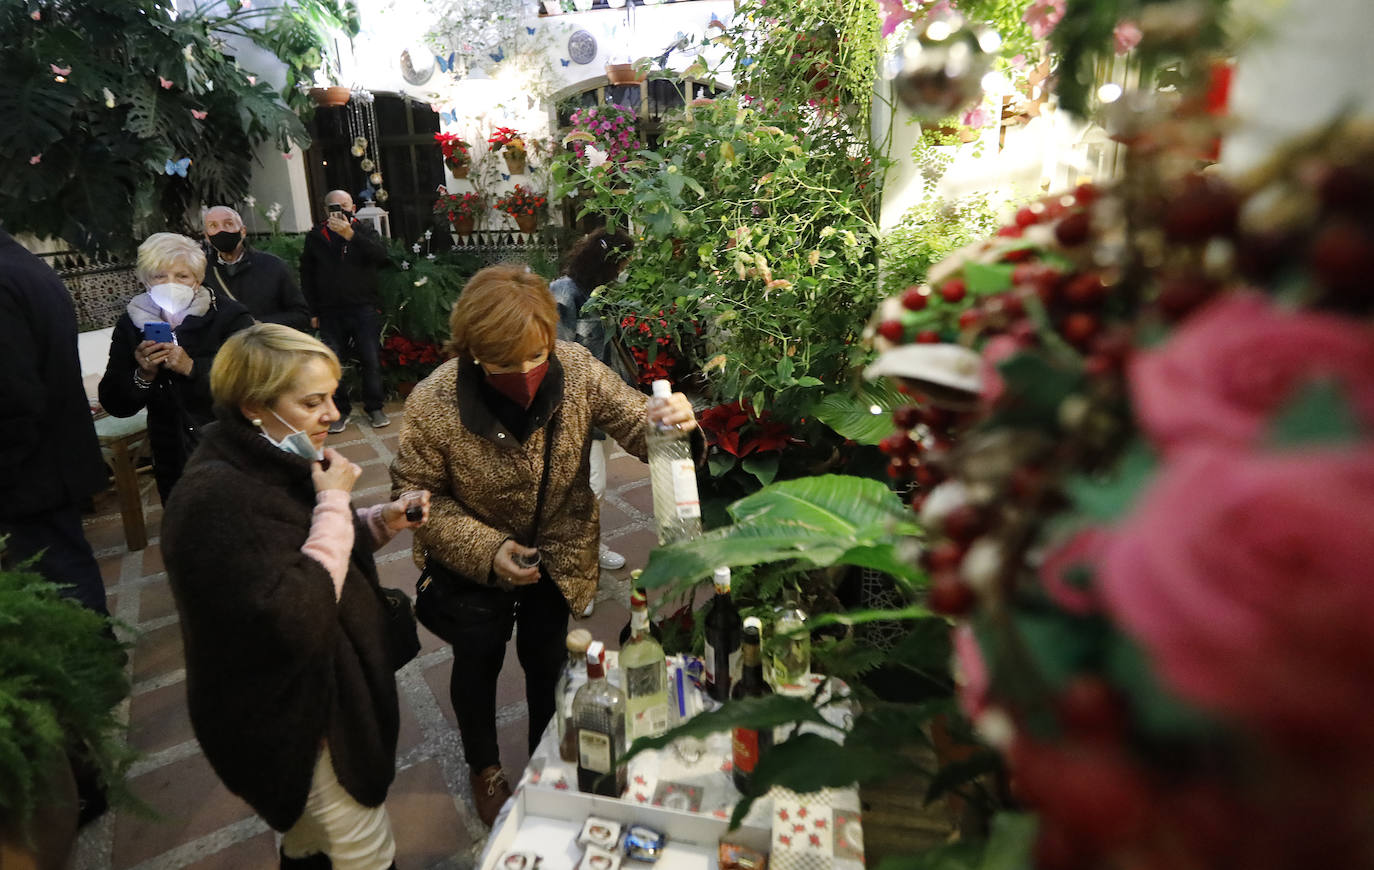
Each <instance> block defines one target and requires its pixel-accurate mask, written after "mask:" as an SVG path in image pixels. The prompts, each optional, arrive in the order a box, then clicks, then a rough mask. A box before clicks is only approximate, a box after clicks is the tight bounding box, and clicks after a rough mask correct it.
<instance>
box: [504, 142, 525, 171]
mask: <svg viewBox="0 0 1374 870" xmlns="http://www.w3.org/2000/svg"><path fill="white" fill-rule="evenodd" d="M501 154H502V156H504V157H505V158H506V168H507V169H509V170H510V174H511V175H524V174H525V157H526V155H525V152H524V151H523V150H521V149H518V148H507V149H505V150H504V151H502V152H501Z"/></svg>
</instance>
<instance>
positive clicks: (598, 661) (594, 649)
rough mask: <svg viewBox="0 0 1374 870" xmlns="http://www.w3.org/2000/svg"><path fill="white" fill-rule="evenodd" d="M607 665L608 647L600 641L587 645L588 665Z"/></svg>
mask: <svg viewBox="0 0 1374 870" xmlns="http://www.w3.org/2000/svg"><path fill="white" fill-rule="evenodd" d="M605 663H606V645H605V644H604V643H602V642H601V641H599V640H594V641H592V642H591V643H590V644H588V645H587V664H589V665H604V664H605Z"/></svg>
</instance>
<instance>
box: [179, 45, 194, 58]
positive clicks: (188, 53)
mask: <svg viewBox="0 0 1374 870" xmlns="http://www.w3.org/2000/svg"><path fill="white" fill-rule="evenodd" d="M194 50H195V43H191V42H188V43H186V47H185V48H183V49H182V50H181V56H182V57H184V58H186V62H187V63H190V62H191V58H192V56H193V53H194Z"/></svg>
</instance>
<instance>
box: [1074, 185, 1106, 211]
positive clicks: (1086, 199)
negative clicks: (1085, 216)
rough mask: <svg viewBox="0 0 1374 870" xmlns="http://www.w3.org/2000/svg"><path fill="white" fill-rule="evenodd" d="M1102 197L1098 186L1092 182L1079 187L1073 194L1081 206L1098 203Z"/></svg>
mask: <svg viewBox="0 0 1374 870" xmlns="http://www.w3.org/2000/svg"><path fill="white" fill-rule="evenodd" d="M1101 195H1102V194H1101V191H1099V190H1098V189H1097V185H1095V184H1093V183H1092V182H1090V181H1089V182H1084V183H1083V184H1080V185H1078V188H1077V189H1076V190H1074V192H1073V198H1074V199H1076V200H1077V201H1078V204H1079V205H1092V204H1093V203H1094V202H1097V198H1098V197H1099V196H1101Z"/></svg>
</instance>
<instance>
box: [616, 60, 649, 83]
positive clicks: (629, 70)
mask: <svg viewBox="0 0 1374 870" xmlns="http://www.w3.org/2000/svg"><path fill="white" fill-rule="evenodd" d="M651 63H652V61H651V60H650V59H649V58H647V57H641V58H640V59H639V60H637V61H635V62H634V63H608V64H606V79H607V80H608V81H609V82H610V83H611V84H613V85H633V84H635V83H637V82H642V81H644V79H645V78H646V77H647V76H648V75H649V65H650V64H651Z"/></svg>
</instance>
